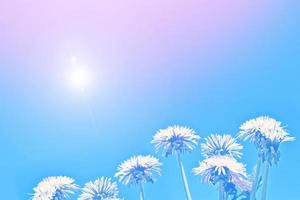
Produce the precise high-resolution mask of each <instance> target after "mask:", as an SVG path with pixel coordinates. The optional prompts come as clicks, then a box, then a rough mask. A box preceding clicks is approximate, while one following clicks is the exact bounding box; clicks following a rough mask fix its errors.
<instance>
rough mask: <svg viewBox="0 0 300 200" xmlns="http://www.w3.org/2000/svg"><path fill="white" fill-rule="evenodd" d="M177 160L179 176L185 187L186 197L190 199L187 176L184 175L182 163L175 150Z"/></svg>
mask: <svg viewBox="0 0 300 200" xmlns="http://www.w3.org/2000/svg"><path fill="white" fill-rule="evenodd" d="M177 160H178V165H179V168H180V173H181V178H182V181H183V185H184V189H185V195H186V199H187V200H192V196H191V192H190V189H189V185H188V181H187V178H186V175H185V171H184V168H183V164H182V161H181V158H180V153H179V152H177Z"/></svg>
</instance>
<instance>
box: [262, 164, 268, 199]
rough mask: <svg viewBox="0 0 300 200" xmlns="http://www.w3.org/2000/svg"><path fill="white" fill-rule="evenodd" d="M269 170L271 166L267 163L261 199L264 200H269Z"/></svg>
mask: <svg viewBox="0 0 300 200" xmlns="http://www.w3.org/2000/svg"><path fill="white" fill-rule="evenodd" d="M269 170H270V164H269V163H268V162H267V161H266V165H265V174H264V184H263V188H262V195H261V199H262V200H266V199H267V188H268V178H269Z"/></svg>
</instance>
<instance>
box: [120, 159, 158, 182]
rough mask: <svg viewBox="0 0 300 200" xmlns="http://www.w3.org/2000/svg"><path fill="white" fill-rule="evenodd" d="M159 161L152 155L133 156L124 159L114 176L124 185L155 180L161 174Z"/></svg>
mask: <svg viewBox="0 0 300 200" xmlns="http://www.w3.org/2000/svg"><path fill="white" fill-rule="evenodd" d="M161 165H162V164H161V163H160V162H159V160H158V159H157V158H155V157H153V156H150V155H148V156H141V155H139V156H133V157H131V158H130V159H128V160H126V161H124V162H123V163H122V164H121V165H120V166H119V168H118V172H117V173H116V174H115V176H116V177H117V178H118V179H119V181H120V182H121V183H123V184H125V185H139V184H144V183H147V182H152V183H153V182H155V180H156V177H157V176H160V175H161V169H160V167H161Z"/></svg>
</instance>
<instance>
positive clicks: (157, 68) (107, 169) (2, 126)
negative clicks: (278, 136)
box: [0, 0, 300, 200]
mask: <svg viewBox="0 0 300 200" xmlns="http://www.w3.org/2000/svg"><path fill="white" fill-rule="evenodd" d="M299 10H300V2H299V1H296V0H287V1H274V0H272V1H271V0H263V1H253V0H252V1H249V0H245V1H238V0H227V1H209V0H197V1H196V0H190V1H180V0H165V1H161V0H152V1H137V0H122V1H120V0H119V1H117V0H110V1H101V0H100V1H99V0H85V1H83V0H82V1H79V0H77V1H76V0H75V1H71V0H65V1H59V0H52V1H37V0H0V177H1V179H0V191H1V193H2V194H1V196H2V197H1V198H3V199H10V200H24V199H28V198H29V197H30V194H32V192H33V190H32V188H33V187H35V186H36V185H37V183H38V182H39V181H41V180H42V179H43V178H44V177H47V176H58V175H65V176H70V177H73V178H74V179H75V180H76V183H77V184H79V185H81V186H82V185H83V184H84V183H86V182H88V181H90V180H95V179H96V178H97V177H101V176H108V177H113V175H114V174H115V172H116V170H117V166H118V165H119V164H120V163H121V162H122V161H124V160H126V159H128V158H129V157H131V156H133V155H139V154H142V155H148V154H151V155H155V156H157V157H158V158H159V159H160V161H161V162H162V163H163V167H162V176H161V177H159V178H158V179H157V182H156V183H155V184H147V185H146V186H145V197H146V199H149V200H158V199H172V200H182V199H184V190H183V186H182V183H181V178H180V174H179V168H178V166H177V163H176V160H175V158H173V157H169V158H163V157H161V156H160V155H159V154H156V153H155V152H154V149H153V146H152V145H151V144H150V141H151V139H152V136H153V135H154V134H155V132H156V131H158V130H159V129H162V128H166V127H168V126H170V125H175V124H178V125H183V126H188V127H191V128H193V129H194V130H195V131H196V132H197V133H198V134H199V135H200V136H201V138H202V140H200V143H201V142H203V141H204V140H203V138H205V137H206V136H208V135H210V134H212V133H221V134H223V133H229V134H232V135H236V133H237V132H238V129H239V126H240V124H241V123H243V122H244V121H246V120H248V119H250V118H254V117H257V116H261V115H269V116H271V117H273V118H275V119H277V120H279V121H282V123H283V124H284V125H287V129H288V131H289V132H290V133H291V135H293V136H295V137H296V138H299V136H300V134H299V133H300V123H299V119H300V93H299V91H300V83H299V76H300V56H299V52H300V26H299V25H300V12H299ZM74 56H75V57H76V58H77V60H78V63H80V64H81V65H84V66H85V69H87V70H88V71H89V73H90V75H91V80H92V81H91V82H90V84H89V85H88V86H87V87H86V88H85V90H84V91H82V90H80V89H78V88H74V87H72V86H71V85H70V82H69V77H70V74H71V73H72V69H73V64H72V62H71V58H72V57H74ZM243 145H244V150H243V153H244V156H243V158H242V160H241V161H242V162H244V163H245V164H246V165H247V169H248V172H249V173H251V171H252V168H253V166H254V164H255V162H256V155H257V154H256V151H255V148H254V147H253V146H252V145H250V144H248V143H247V142H243ZM299 145H300V143H299V140H296V141H295V142H291V143H286V144H283V145H282V146H281V161H280V163H279V164H278V166H273V167H272V168H271V172H270V184H269V189H268V197H269V199H272V200H282V199H283V198H285V197H289V198H291V199H296V198H297V197H298V196H300V191H299V181H298V178H299V179H300V175H299V173H297V170H298V169H299V168H300V158H299V155H298V152H299V147H300V146H299ZM202 159H203V157H202V155H201V151H200V148H199V147H197V148H196V149H195V150H194V151H193V152H191V153H188V154H185V155H184V156H183V163H184V166H185V169H186V172H187V176H188V180H189V183H190V187H191V193H192V196H193V198H194V199H206V200H213V199H217V195H218V192H217V190H216V188H215V187H213V186H212V185H207V184H203V183H201V181H200V179H199V178H198V177H195V176H194V175H193V174H192V173H191V170H192V168H194V167H196V166H197V165H198V162H199V161H201V160H202ZM119 190H120V196H121V197H124V198H125V199H130V200H134V199H138V190H137V189H136V188H134V187H126V186H124V185H121V184H119ZM71 199H76V196H74V197H73V198H71Z"/></svg>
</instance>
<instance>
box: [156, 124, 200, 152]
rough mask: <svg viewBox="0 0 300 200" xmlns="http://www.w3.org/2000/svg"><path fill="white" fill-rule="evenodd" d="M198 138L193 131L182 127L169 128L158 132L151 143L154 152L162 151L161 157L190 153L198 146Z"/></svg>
mask: <svg viewBox="0 0 300 200" xmlns="http://www.w3.org/2000/svg"><path fill="white" fill-rule="evenodd" d="M199 139H200V137H199V136H198V135H197V134H196V133H195V131H194V130H193V129H190V128H187V127H182V126H170V127H168V128H166V129H161V130H159V131H158V132H157V133H156V134H155V135H154V136H153V140H152V141H151V143H152V144H154V145H155V150H156V151H157V152H158V151H159V150H162V152H163V156H166V157H167V156H169V155H174V154H176V153H184V152H186V151H192V150H193V149H194V148H195V147H196V146H197V144H198V140H199Z"/></svg>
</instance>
